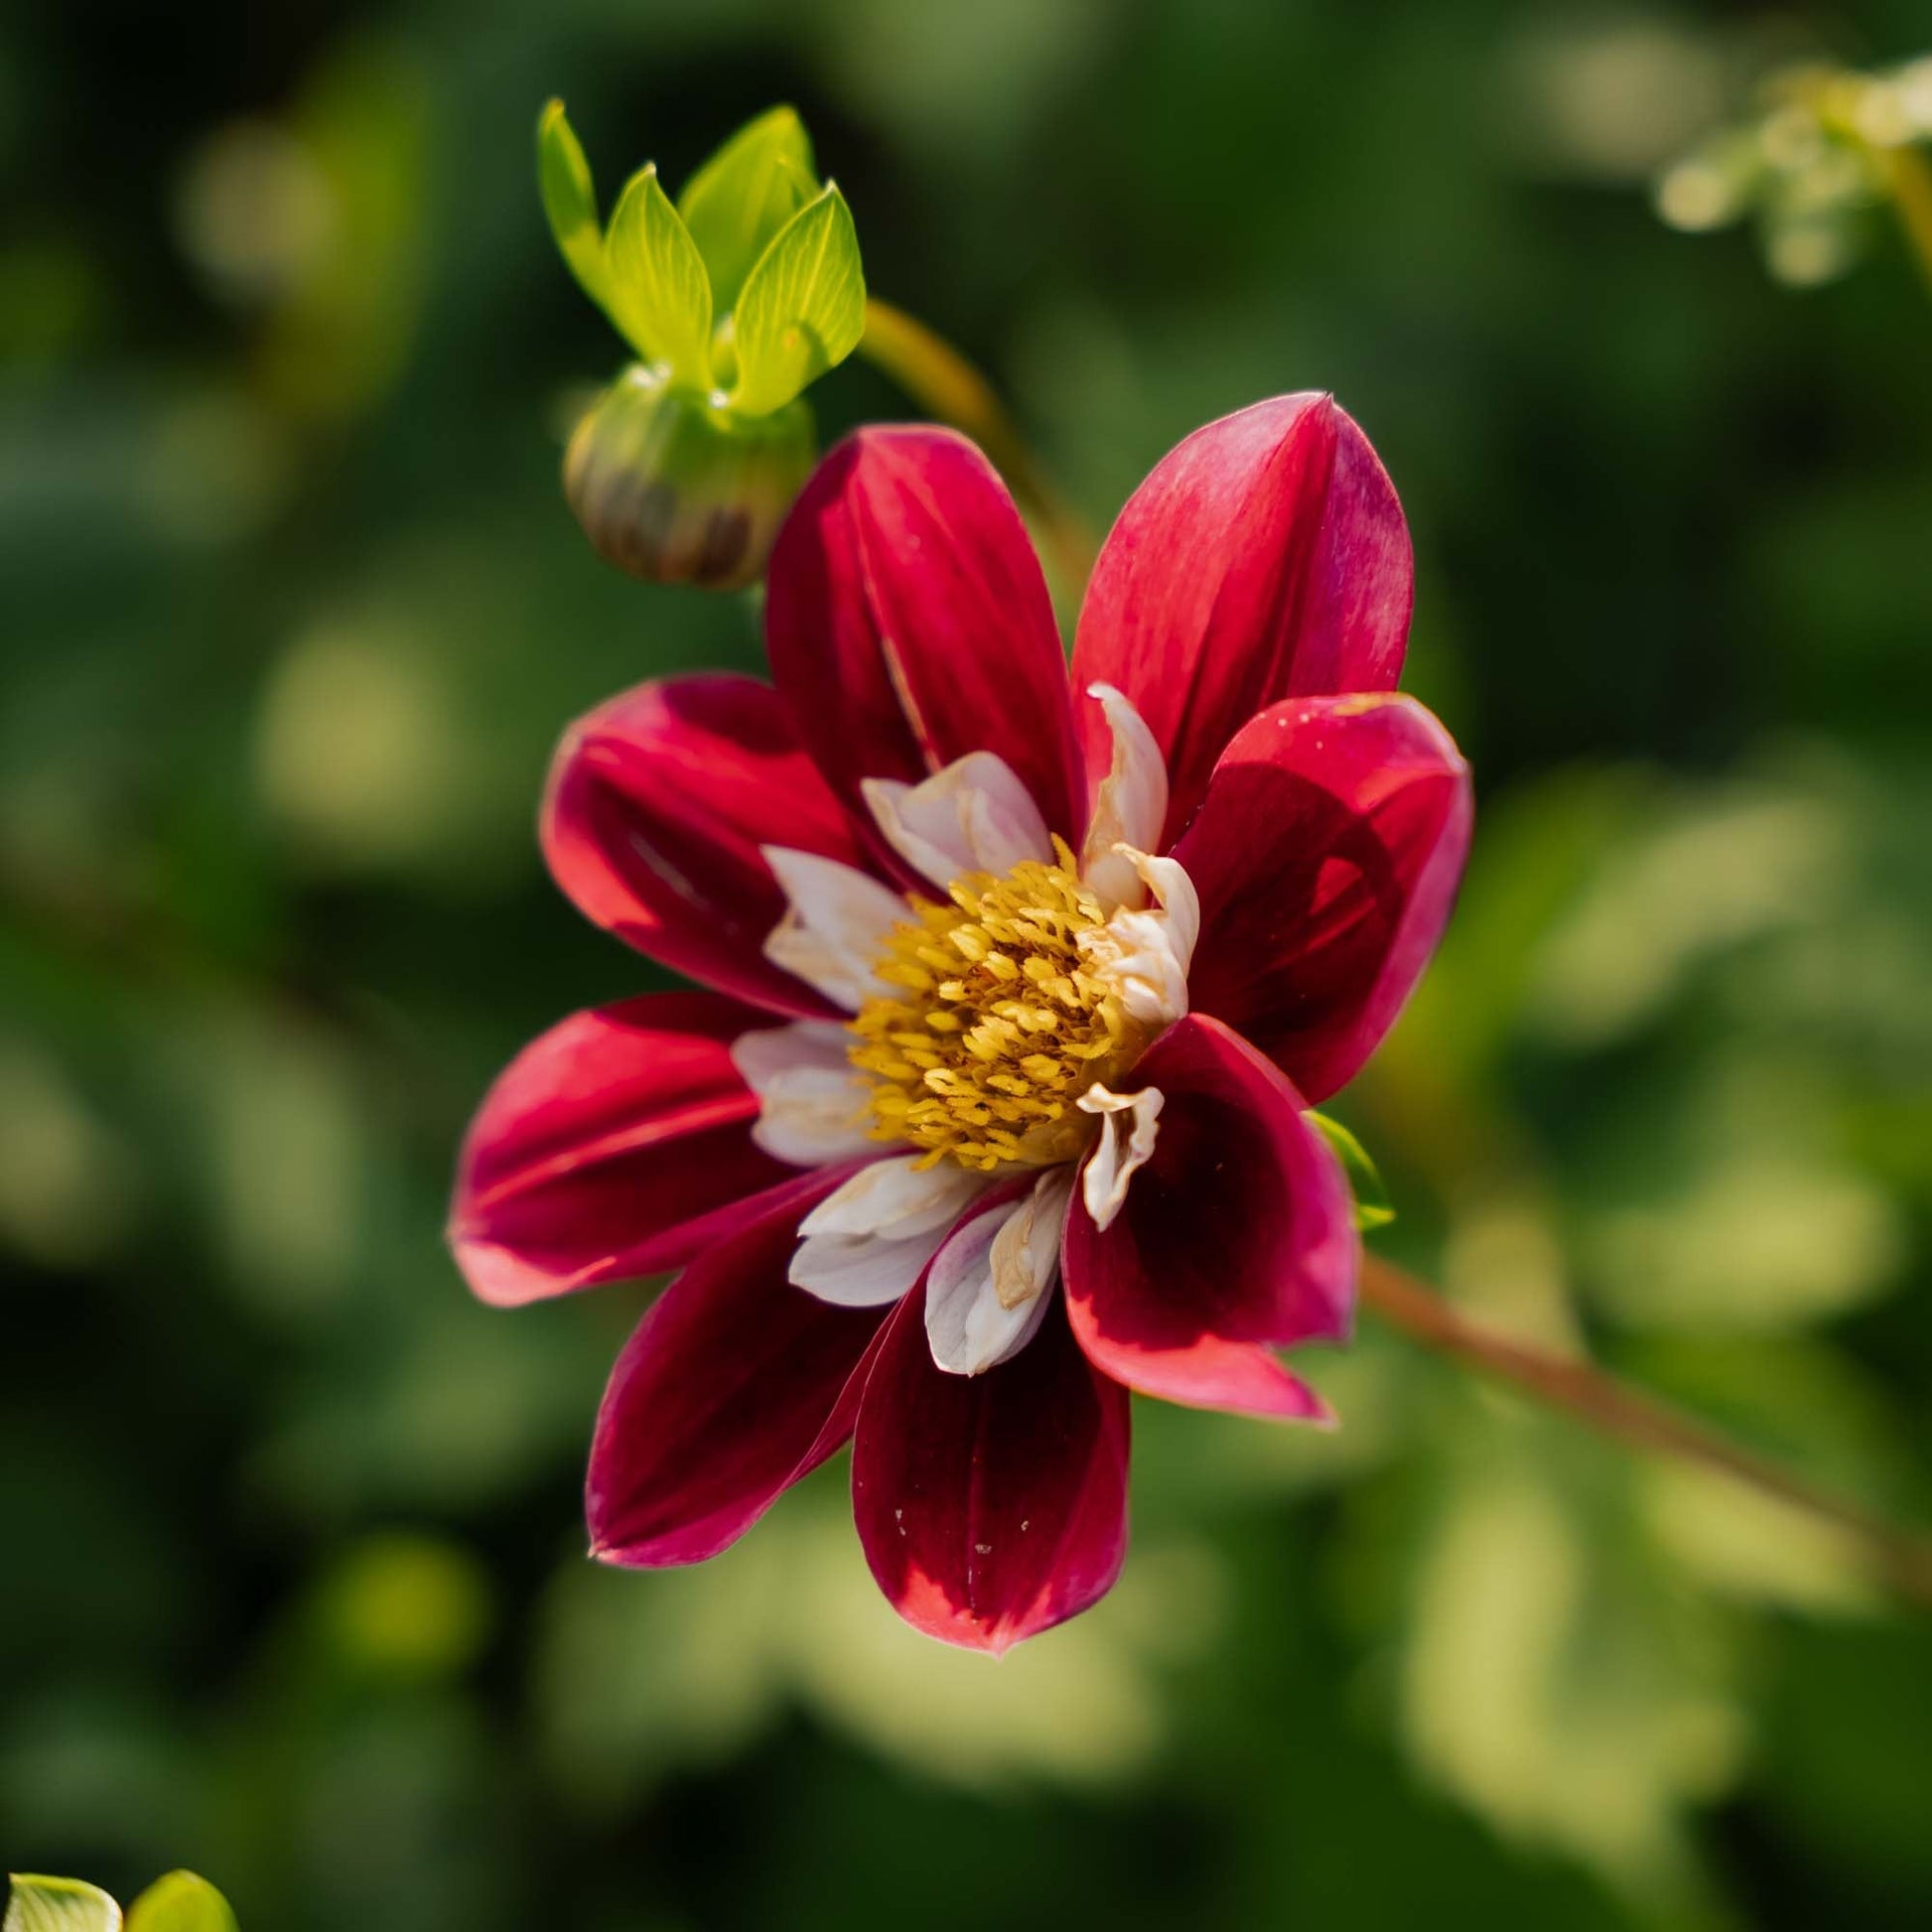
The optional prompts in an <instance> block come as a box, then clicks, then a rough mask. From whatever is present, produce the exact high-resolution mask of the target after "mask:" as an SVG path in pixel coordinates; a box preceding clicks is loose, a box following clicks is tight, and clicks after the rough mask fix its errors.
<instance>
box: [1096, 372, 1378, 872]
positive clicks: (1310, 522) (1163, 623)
mask: <svg viewBox="0 0 1932 1932" xmlns="http://www.w3.org/2000/svg"><path fill="white" fill-rule="evenodd" d="M1413 596H1414V576H1413V569H1412V561H1411V556H1410V550H1409V529H1408V525H1407V524H1406V523H1405V522H1404V521H1403V517H1402V506H1401V504H1400V503H1398V502H1397V501H1396V494H1395V488H1394V485H1393V484H1391V483H1390V482H1389V479H1388V476H1387V474H1386V473H1385V472H1384V470H1383V468H1382V466H1381V464H1380V462H1378V461H1377V459H1376V455H1375V452H1374V451H1373V450H1372V449H1370V448H1369V444H1368V439H1367V437H1365V436H1364V435H1363V434H1362V432H1361V431H1360V430H1359V429H1358V428H1356V426H1355V424H1354V422H1353V421H1352V420H1351V419H1350V418H1349V417H1348V416H1347V415H1345V414H1344V413H1343V412H1342V411H1341V410H1340V409H1338V408H1337V407H1336V406H1335V403H1334V400H1333V398H1332V397H1329V396H1322V395H1312V394H1303V395H1293V396H1277V397H1276V398H1275V399H1274V400H1273V401H1271V402H1260V403H1256V404H1255V405H1254V406H1253V407H1252V408H1250V409H1244V410H1241V411H1240V412H1239V413H1238V414H1236V415H1233V416H1225V417H1223V418H1222V419H1221V420H1220V421H1219V422H1218V423H1209V424H1208V425H1207V427H1206V428H1205V429H1200V430H1196V431H1195V432H1194V434H1193V435H1192V436H1190V437H1188V438H1187V440H1186V441H1185V442H1184V443H1182V444H1181V445H1180V446H1179V447H1178V448H1177V449H1174V450H1173V451H1172V452H1170V453H1169V455H1168V456H1166V457H1165V458H1163V459H1162V461H1161V463H1160V464H1159V465H1158V466H1157V467H1156V469H1155V471H1154V473H1153V475H1152V476H1150V477H1149V478H1148V480H1147V481H1146V482H1145V483H1142V485H1141V486H1140V488H1139V489H1137V490H1136V491H1135V492H1134V494H1133V496H1132V497H1131V498H1130V499H1129V501H1128V504H1127V507H1126V508H1125V509H1123V510H1122V511H1121V513H1120V518H1119V520H1118V521H1117V522H1116V523H1115V525H1114V527H1113V530H1112V532H1111V534H1110V535H1109V536H1108V538H1107V541H1106V544H1105V545H1104V547H1103V548H1102V550H1101V553H1100V561H1099V562H1098V563H1097V564H1096V565H1095V566H1094V573H1093V581H1092V583H1091V584H1090V585H1089V586H1088V587H1087V596H1086V603H1085V605H1084V606H1083V608H1082V609H1081V612H1080V627H1079V633H1078V636H1077V638H1076V640H1075V643H1074V647H1073V684H1074V689H1075V690H1078V691H1084V690H1085V689H1086V688H1087V686H1088V685H1089V684H1091V683H1093V682H1095V681H1096V680H1098V681H1100V682H1102V683H1106V684H1112V685H1115V686H1117V687H1118V688H1119V689H1120V690H1122V691H1124V692H1126V694H1127V695H1128V697H1130V698H1131V699H1132V700H1133V701H1134V703H1135V705H1136V706H1137V707H1138V709H1139V711H1140V714H1141V716H1142V717H1143V718H1145V719H1146V720H1147V722H1148V724H1149V726H1150V727H1151V728H1152V730H1153V732H1154V736H1155V738H1156V740H1157V741H1158V742H1159V744H1160V746H1161V748H1162V750H1163V751H1165V752H1166V753H1167V756H1168V777H1169V785H1170V792H1169V806H1168V830H1167V838H1166V841H1165V842H1164V849H1165V845H1166V844H1172V843H1173V840H1174V839H1175V838H1177V837H1178V836H1179V835H1180V832H1181V830H1182V829H1183V828H1184V827H1185V825H1186V823H1187V820H1188V818H1189V817H1190V816H1191V815H1192V813H1193V810H1194V808H1195V806H1196V805H1198V804H1199V803H1200V800H1201V793H1202V792H1203V790H1205V788H1206V785H1207V774H1208V772H1209V771H1210V770H1211V769H1212V768H1213V764H1214V760H1215V759H1217V758H1218V757H1219V756H1220V753H1221V748H1222V747H1223V746H1224V745H1226V744H1227V742H1228V740H1229V739H1231V738H1232V737H1233V736H1234V734H1235V733H1236V732H1237V731H1239V730H1240V729H1241V727H1242V726H1243V725H1245V724H1246V723H1247V722H1248V720H1249V719H1250V718H1252V717H1253V716H1254V715H1255V713H1256V712H1258V711H1260V710H1261V709H1262V708H1263V707H1264V706H1266V705H1271V704H1274V703H1276V702H1278V701H1279V700H1280V699H1283V698H1290V697H1301V696H1315V695H1320V694H1324V693H1328V692H1336V691H1389V690H1393V689H1394V688H1395V683H1396V680H1397V678H1398V677H1400V676H1401V674H1402V655H1403V649H1404V645H1405V641H1406V639H1407V637H1408V633H1409V607H1410V604H1411V602H1412V600H1413ZM1081 728H1082V731H1083V732H1084V733H1085V736H1086V753H1087V768H1088V770H1089V772H1090V773H1092V774H1093V776H1094V777H1095V779H1096V780H1097V779H1098V778H1099V777H1100V776H1102V775H1104V773H1105V772H1106V769H1107V764H1108V759H1109V758H1110V756H1111V753H1112V745H1111V741H1110V739H1109V735H1108V733H1107V730H1106V727H1105V721H1104V719H1103V718H1102V717H1101V716H1100V710H1099V707H1098V706H1097V705H1094V706H1088V707H1084V708H1083V709H1082V712H1081Z"/></svg>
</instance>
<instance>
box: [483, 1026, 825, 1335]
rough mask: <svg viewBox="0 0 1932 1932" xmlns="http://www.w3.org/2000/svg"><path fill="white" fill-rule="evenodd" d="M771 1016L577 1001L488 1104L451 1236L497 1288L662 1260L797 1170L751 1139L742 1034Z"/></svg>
mask: <svg viewBox="0 0 1932 1932" xmlns="http://www.w3.org/2000/svg"><path fill="white" fill-rule="evenodd" d="M768 1024H769V1022H768V1019H767V1016H765V1015H764V1014H761V1013H759V1012H758V1011H757V1010H756V1009H754V1008H751V1007H746V1006H741V1005H740V1004H739V1003H738V1002H737V1001H736V1000H728V999H726V998H724V997H723V996H722V995H720V994H716V993H659V994H653V995H650V996H648V997H646V998H644V999H641V1000H626V1001H624V1002H623V1003H622V1004H621V1005H619V1006H614V1007H605V1008H603V1009H601V1010H599V1011H597V1012H592V1013H580V1014H577V1015H575V1016H574V1017H573V1018H571V1019H569V1020H566V1021H565V1022H564V1023H563V1024H562V1026H559V1027H553V1028H552V1029H551V1030H550V1031H549V1032H548V1033H547V1034H545V1035H542V1036H541V1037H540V1038H538V1039H536V1040H533V1041H532V1042H531V1044H530V1045H528V1046H526V1047H525V1048H524V1049H523V1051H522V1052H521V1053H519V1054H518V1055H517V1057H516V1058H515V1059H514V1060H512V1061H511V1062H510V1064H509V1065H508V1066H507V1067H506V1068H505V1069H504V1070H503V1072H502V1073H501V1074H500V1075H499V1076H498V1078H497V1080H496V1084H495V1085H494V1086H492V1087H491V1088H490V1090H489V1093H488V1095H487V1096H486V1098H485V1099H484V1101H483V1106H482V1107H481V1108H480V1109H479V1110H478V1113H477V1117H476V1120H475V1121H474V1122H473V1123H472V1125H471V1128H470V1133H469V1136H468V1137H467V1139H466V1140H465V1142H464V1146H463V1154H462V1158H461V1160H460V1161H459V1163H458V1167H457V1183H456V1199H455V1202H454V1203H453V1205H452V1207H451V1211H450V1242H451V1245H452V1247H453V1248H454V1249H455V1251H456V1258H457V1261H458V1263H459V1265H460V1266H461V1267H462V1269H463V1272H464V1274H465V1276H466V1277H468V1279H469V1282H470V1286H471V1287H472V1288H473V1289H475V1290H476V1292H477V1293H478V1294H479V1295H480V1296H482V1297H483V1300H484V1301H485V1302H494V1303H497V1304H499V1305H503V1306H513V1305H515V1304H518V1303H522V1302H534V1301H538V1300H541V1299H542V1298H543V1297H545V1296H549V1295H562V1294H564V1293H565V1292H566V1291H567V1290H570V1289H573V1288H588V1287H591V1286H593V1285H594V1284H596V1283H599V1282H612V1281H621V1280H624V1279H627V1278H629V1277H633V1276H637V1275H651V1274H656V1273H657V1272H658V1271H659V1270H660V1269H665V1268H674V1267H676V1266H677V1265H678V1264H679V1263H680V1262H683V1261H686V1260H688V1259H689V1258H690V1256H692V1255H693V1254H695V1253H696V1252H697V1251H698V1249H699V1248H700V1247H701V1246H703V1245H704V1244H705V1243H706V1242H708V1241H714V1240H717V1239H719V1238H721V1237H722V1236H723V1235H725V1234H727V1233H729V1232H731V1230H732V1229H733V1228H734V1227H735V1226H736V1225H738V1223H739V1221H740V1220H741V1219H742V1218H743V1216H744V1215H745V1214H746V1213H747V1212H750V1211H753V1210H752V1209H751V1208H749V1207H748V1205H747V1201H746V1197H747V1196H750V1195H756V1194H758V1193H759V1191H760V1190H761V1189H765V1188H769V1187H773V1186H776V1185H778V1184H779V1183H781V1182H783V1181H787V1180H795V1179H796V1178H797V1176H798V1170H797V1169H796V1168H790V1167H786V1166H785V1165H784V1164H783V1163H781V1162H778V1161H774V1160H772V1159H771V1157H770V1156H769V1155H767V1154H764V1153H761V1152H760V1151H759V1149H758V1148H757V1147H755V1146H754V1145H753V1143H752V1135H751V1129H752V1124H753V1122H754V1121H755V1120H757V1118H758V1111H759V1108H758V1100H757V1098H756V1096H755V1095H754V1094H753V1093H752V1092H751V1090H750V1089H749V1088H748V1087H747V1086H746V1085H745V1083H744V1081H743V1080H741V1079H740V1078H739V1077H738V1070H737V1068H736V1067H734V1066H733V1065H732V1058H731V1043H732V1041H733V1040H735V1039H736V1038H737V1037H738V1035H740V1034H742V1033H743V1032H744V1031H745V1030H746V1029H747V1028H748V1027H762V1026H766V1025H768Z"/></svg>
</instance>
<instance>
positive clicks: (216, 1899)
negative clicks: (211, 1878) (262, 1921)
mask: <svg viewBox="0 0 1932 1932" xmlns="http://www.w3.org/2000/svg"><path fill="white" fill-rule="evenodd" d="M127 1932H239V1928H238V1927H237V1926H236V1924H235V1916H234V1913H233V1911H231V1910H230V1909H229V1906H228V1901H227V1900H226V1899H225V1898H223V1897H222V1896H221V1894H220V1893H219V1892H218V1891H216V1890H215V1889H214V1887H213V1886H212V1885H210V1884H209V1883H208V1881H207V1879H206V1878H203V1877H199V1876H198V1875H197V1874H196V1873H194V1872H192V1871H171V1872H169V1873H168V1875H167V1876H166V1877H165V1878H157V1879H156V1880H155V1881H154V1883H153V1884H151V1885H150V1886H149V1887H148V1888H147V1890H146V1891H144V1892H143V1893H142V1894H141V1896H140V1897H139V1898H137V1899H136V1900H135V1901H134V1903H133V1904H132V1905H131V1906H129V1907H128V1913H127Z"/></svg>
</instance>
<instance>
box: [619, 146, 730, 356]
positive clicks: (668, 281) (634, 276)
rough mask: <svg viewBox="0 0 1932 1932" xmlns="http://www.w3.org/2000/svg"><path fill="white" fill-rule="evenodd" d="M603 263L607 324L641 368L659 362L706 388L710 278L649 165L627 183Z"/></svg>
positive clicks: (686, 229)
mask: <svg viewBox="0 0 1932 1932" xmlns="http://www.w3.org/2000/svg"><path fill="white" fill-rule="evenodd" d="M604 264H605V270H606V272H607V274H608V275H609V276H610V282H611V301H610V309H611V317H612V320H613V321H614V322H616V323H617V325H618V327H619V328H620V329H621V330H622V331H623V333H624V335H625V336H627V337H628V338H629V339H630V343H631V345H632V347H634V348H635V349H636V350H637V352H638V354H640V355H641V356H643V358H644V359H645V360H646V361H648V362H663V363H665V364H666V365H668V367H669V368H670V370H671V373H672V374H673V375H674V376H676V377H678V378H679V379H680V380H682V381H684V382H687V383H691V384H694V385H695V386H697V387H699V388H706V389H708V388H709V387H710V386H711V278H710V276H709V275H707V274H706V272H705V265H704V257H703V256H702V255H700V254H699V253H698V244H697V243H696V242H695V241H693V240H692V239H691V232H690V230H689V229H688V228H686V227H685V225H684V217H683V216H682V215H680V214H679V213H678V211H677V209H676V208H674V207H672V206H671V198H670V197H669V196H668V195H666V194H665V193H664V191H663V189H662V188H660V187H659V186H658V183H657V167H656V164H655V163H652V165H651V166H650V167H648V168H640V169H639V170H638V171H637V173H636V174H634V175H632V176H631V178H630V182H629V185H628V186H627V187H626V188H625V189H624V191H623V196H622V199H621V200H620V202H619V203H618V207H617V212H616V213H615V214H613V215H612V216H611V232H610V234H609V235H608V236H606V237H605V242H604Z"/></svg>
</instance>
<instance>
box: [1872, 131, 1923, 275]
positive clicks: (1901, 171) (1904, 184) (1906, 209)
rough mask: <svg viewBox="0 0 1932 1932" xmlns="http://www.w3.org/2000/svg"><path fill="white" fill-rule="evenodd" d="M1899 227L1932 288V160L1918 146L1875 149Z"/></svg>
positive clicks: (1874, 154) (1874, 152)
mask: <svg viewBox="0 0 1932 1932" xmlns="http://www.w3.org/2000/svg"><path fill="white" fill-rule="evenodd" d="M1873 158H1874V159H1875V160H1876V161H1877V163H1878V168H1879V171H1880V173H1882V174H1883V176H1884V178H1885V186H1886V188H1887V190H1888V191H1889V193H1890V198H1891V205H1892V207H1893V209H1894V210H1895V212H1896V213H1897V215H1898V222H1899V226H1900V227H1902V228H1903V229H1904V230H1905V239H1906V241H1907V242H1909V243H1910V244H1911V250H1912V254H1913V256H1914V257H1915V258H1916V259H1917V262H1918V265H1919V272H1920V273H1921V274H1922V275H1923V276H1924V277H1925V281H1926V286H1927V287H1928V288H1932V163H1928V162H1927V160H1926V158H1925V156H1924V155H1922V154H1921V153H1920V152H1919V151H1918V150H1917V149H1916V148H1879V149H1876V150H1874V151H1873Z"/></svg>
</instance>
